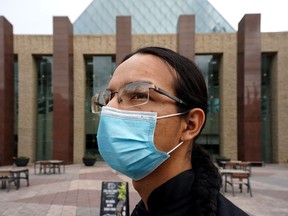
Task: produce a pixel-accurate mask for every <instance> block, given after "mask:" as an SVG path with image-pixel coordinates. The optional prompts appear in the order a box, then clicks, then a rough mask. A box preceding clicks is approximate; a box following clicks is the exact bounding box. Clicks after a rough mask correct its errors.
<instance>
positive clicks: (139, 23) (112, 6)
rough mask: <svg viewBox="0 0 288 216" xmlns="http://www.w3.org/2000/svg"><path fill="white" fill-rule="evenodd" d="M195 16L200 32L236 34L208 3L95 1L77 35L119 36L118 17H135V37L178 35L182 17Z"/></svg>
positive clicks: (81, 18) (194, 0)
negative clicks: (117, 34) (141, 35)
mask: <svg viewBox="0 0 288 216" xmlns="http://www.w3.org/2000/svg"><path fill="white" fill-rule="evenodd" d="M188 14H190V15H195V20H196V21H195V22H196V32H197V33H208V32H235V30H234V29H233V27H232V26H231V25H230V24H229V23H228V22H227V21H226V20H225V19H224V18H223V17H222V16H221V14H219V12H218V11H217V10H216V9H215V8H214V7H213V6H212V5H211V4H210V3H209V2H208V1H207V0H94V1H93V2H91V4H90V5H89V6H88V7H87V9H86V10H85V11H84V12H83V13H82V14H81V15H80V16H79V17H78V19H77V20H76V21H75V22H74V24H73V28H74V34H76V35H77V34H87V35H90V34H115V33H116V16H131V19H132V34H175V33H176V32H177V22H178V18H179V16H180V15H188Z"/></svg>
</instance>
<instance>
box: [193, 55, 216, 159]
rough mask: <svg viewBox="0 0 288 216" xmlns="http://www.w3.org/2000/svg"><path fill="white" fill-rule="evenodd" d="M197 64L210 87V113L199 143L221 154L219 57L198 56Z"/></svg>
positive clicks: (214, 152)
mask: <svg viewBox="0 0 288 216" xmlns="http://www.w3.org/2000/svg"><path fill="white" fill-rule="evenodd" d="M195 60H196V64H197V65H198V66H199V68H200V69H201V70H202V72H203V74H204V77H205V81H206V84H207V86H208V113H207V120H206V125H205V127H204V129H203V131H202V133H201V135H200V136H199V138H198V140H197V143H199V144H201V145H203V147H204V148H206V149H207V150H208V151H209V152H210V153H212V154H219V142H220V139H219V133H220V130H219V126H220V122H219V111H220V99H219V67H220V66H219V64H220V60H221V59H220V56H219V55H196V57H195Z"/></svg>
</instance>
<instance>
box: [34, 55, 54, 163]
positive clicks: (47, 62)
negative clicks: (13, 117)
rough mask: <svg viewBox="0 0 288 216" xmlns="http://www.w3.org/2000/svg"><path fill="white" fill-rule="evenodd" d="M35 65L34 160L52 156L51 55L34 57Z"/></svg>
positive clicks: (46, 158)
mask: <svg viewBox="0 0 288 216" xmlns="http://www.w3.org/2000/svg"><path fill="white" fill-rule="evenodd" d="M36 65H37V75H38V78H37V81H38V85H37V143H36V160H48V159H51V158H52V132H53V128H52V126H53V125H52V120H53V89H52V87H53V84H52V72H53V57H51V56H42V57H36Z"/></svg>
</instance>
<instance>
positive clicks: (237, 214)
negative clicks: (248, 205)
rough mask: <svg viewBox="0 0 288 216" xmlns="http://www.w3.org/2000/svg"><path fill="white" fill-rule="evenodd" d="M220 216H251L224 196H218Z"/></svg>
mask: <svg viewBox="0 0 288 216" xmlns="http://www.w3.org/2000/svg"><path fill="white" fill-rule="evenodd" d="M217 215H218V216H226V215H227V216H249V215H248V214H247V213H246V212H244V211H243V210H242V209H240V208H239V207H237V206H236V205H234V204H233V203H232V202H231V201H230V200H228V199H227V198H225V197H224V196H223V195H222V194H219V196H218V214H217Z"/></svg>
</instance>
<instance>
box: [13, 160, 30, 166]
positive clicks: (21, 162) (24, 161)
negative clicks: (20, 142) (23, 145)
mask: <svg viewBox="0 0 288 216" xmlns="http://www.w3.org/2000/svg"><path fill="white" fill-rule="evenodd" d="M29 160H30V159H29V158H15V159H14V163H15V165H16V166H18V167H23V166H27V164H28V163H29Z"/></svg>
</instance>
